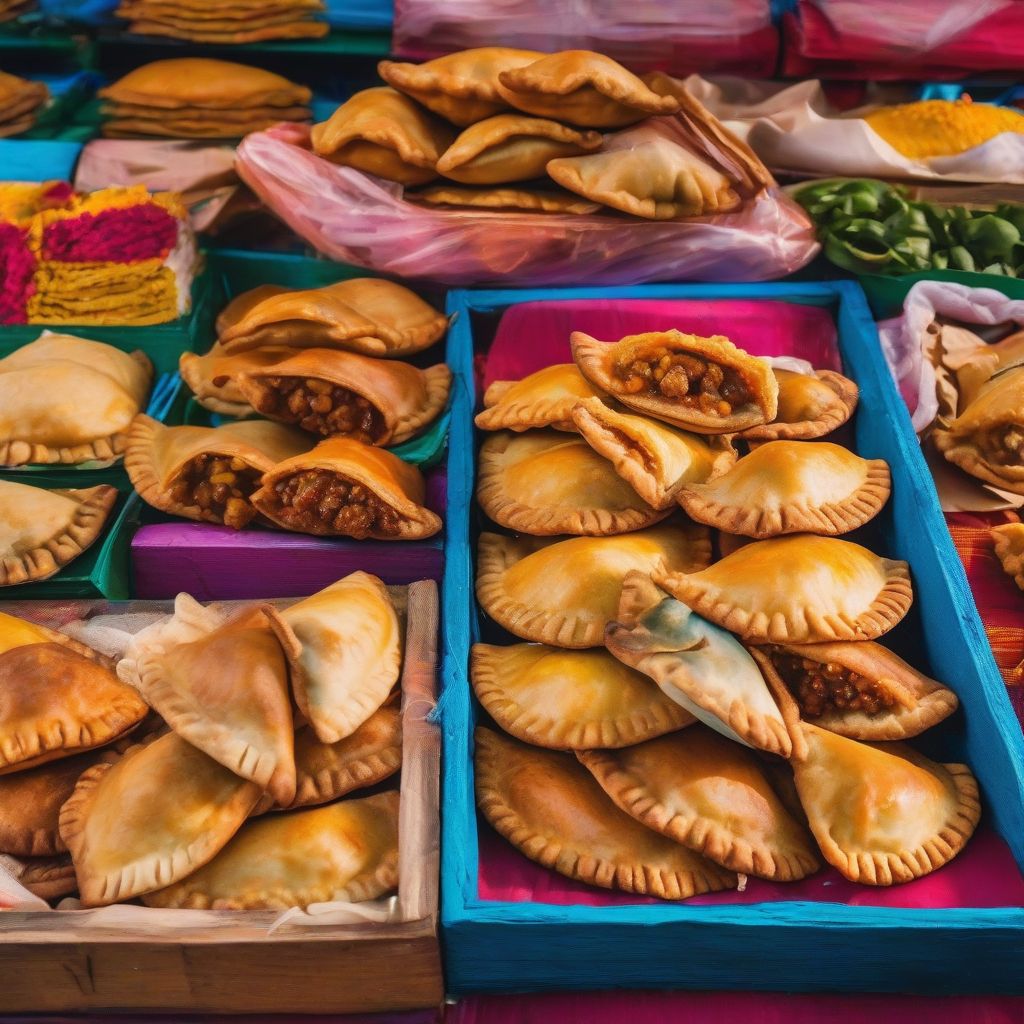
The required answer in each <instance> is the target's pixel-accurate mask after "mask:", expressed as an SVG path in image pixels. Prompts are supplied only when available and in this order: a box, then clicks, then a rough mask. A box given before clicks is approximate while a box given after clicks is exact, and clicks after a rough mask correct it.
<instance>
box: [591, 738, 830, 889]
mask: <svg viewBox="0 0 1024 1024" xmlns="http://www.w3.org/2000/svg"><path fill="white" fill-rule="evenodd" d="M577 757H578V758H579V760H580V761H581V762H582V763H583V764H584V765H585V766H586V768H588V769H589V771H590V772H591V774H592V775H593V776H594V778H595V779H597V781H598V783H599V784H600V786H601V788H602V789H603V790H604V791H605V792H606V793H607V794H608V795H609V796H610V797H611V798H612V800H614V801H615V804H616V806H618V807H619V808H621V809H622V810H623V811H625V812H626V813H627V814H629V815H630V816H631V817H633V818H636V820H637V821H639V822H640V823H641V824H643V825H646V826H647V827H648V828H650V829H653V830H654V831H655V832H660V833H661V834H662V835H663V836H665V837H666V838H668V839H671V840H672V841H673V842H676V843H682V844H683V846H687V847H689V848H690V849H691V850H694V851H695V852H697V853H699V854H701V855H703V856H704V857H707V858H708V859H709V860H712V861H714V862H715V863H716V864H721V865H722V866H723V867H726V868H729V869H730V870H731V871H740V872H742V873H743V874H745V875H754V876H756V877H757V878H767V879H769V880H771V881H776V882H795V881H797V880H798V879H801V878H804V877H805V876H806V875H809V874H811V872H813V871H816V870H817V869H818V867H819V866H820V865H819V862H818V858H817V856H816V855H815V850H814V843H813V840H812V839H811V837H810V835H808V833H807V831H806V829H805V828H804V827H803V826H802V825H801V824H800V823H799V822H798V821H796V820H795V819H794V818H793V817H792V816H791V815H790V814H789V812H788V811H787V810H786V808H785V806H784V805H783V803H782V801H781V800H780V799H779V797H778V796H777V795H776V794H775V791H774V790H773V789H772V787H771V786H770V785H769V782H768V779H767V778H766V777H765V774H764V772H763V770H762V769H761V766H760V763H759V762H758V760H757V757H756V756H754V755H753V754H752V753H751V752H750V751H749V750H744V749H743V747H741V746H738V745H737V744H735V743H731V742H730V741H729V740H727V739H725V738H724V737H722V736H719V735H718V734H717V733H715V732H713V731H712V730H711V729H708V728H706V727H705V726H702V725H697V726H694V728H692V729H687V730H686V732H683V733H679V734H677V735H671V736H662V737H660V738H659V739H654V740H648V741H647V742H646V743H640V744H637V745H636V746H635V747H627V748H626V749H625V750H581V751H580V752H579V753H578V754H577Z"/></svg>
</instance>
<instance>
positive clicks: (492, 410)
mask: <svg viewBox="0 0 1024 1024" xmlns="http://www.w3.org/2000/svg"><path fill="white" fill-rule="evenodd" d="M600 397H601V392H599V391H598V390H597V389H596V388H595V387H594V386H593V385H592V384H591V383H590V382H589V381H588V380H587V378H586V377H584V376H583V374H582V373H580V371H579V370H577V369H576V366H575V364H573V363H558V364H556V365H555V366H545V367H544V369H543V370H537V372H536V373H531V374H530V375H529V376H527V377H523V379H522V380H496V381H495V382H494V383H493V384H491V386H490V387H489V388H488V389H487V390H486V391H485V392H484V408H483V411H482V412H479V413H477V415H476V419H475V420H474V423H476V425H477V426H478V427H479V428H480V429H481V430H516V431H523V430H533V429H534V428H536V427H554V428H555V429H556V430H569V431H574V430H576V426H575V424H574V423H573V418H572V410H573V407H574V406H575V405H576V403H577V402H580V401H583V400H584V399H588V398H597V399H600Z"/></svg>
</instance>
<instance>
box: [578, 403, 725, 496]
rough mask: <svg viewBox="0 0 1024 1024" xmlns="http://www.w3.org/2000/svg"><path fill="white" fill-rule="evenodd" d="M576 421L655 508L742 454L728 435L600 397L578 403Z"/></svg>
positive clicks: (718, 472) (709, 477) (589, 440)
mask: <svg viewBox="0 0 1024 1024" xmlns="http://www.w3.org/2000/svg"><path fill="white" fill-rule="evenodd" d="M572 421H573V423H575V424H576V429H577V430H578V431H579V432H580V433H581V434H582V435H583V439H584V440H585V441H586V442H587V444H589V445H590V446H591V448H593V449H594V451H596V452H597V453H598V454H599V455H603V456H604V457H605V458H606V459H608V460H609V461H610V462H611V464H612V466H613V467H614V468H615V472H616V473H618V474H619V476H621V477H622V479H623V480H625V481H626V482H627V483H628V484H629V485H630V486H631V487H632V488H633V490H635V491H636V492H637V494H639V495H640V497H641V498H643V499H644V501H646V502H647V504H648V505H650V506H651V507H652V508H661V509H665V508H671V507H672V506H673V505H675V503H676V497H677V495H678V494H679V492H680V490H681V489H682V488H683V487H684V486H689V485H691V484H695V483H697V484H699V483H704V482H705V481H707V480H714V479H715V478H716V477H718V476H720V475H721V474H722V473H724V472H725V471H726V470H728V469H729V468H730V467H731V466H732V465H734V464H735V462H736V458H737V454H738V453H737V452H736V449H735V448H733V446H732V444H731V442H730V441H729V439H728V438H727V437H721V436H716V435H703V436H701V435H697V434H690V433H687V432H686V431H685V430H679V429H677V428H676V427H670V426H668V425H667V424H664V423H659V422H658V421H657V420H652V419H648V418H647V417H646V416H629V415H626V414H624V413H620V412H616V411H615V410H614V409H611V408H610V407H609V406H608V405H606V404H605V403H604V402H602V401H601V400H600V399H598V398H587V399H584V400H583V401H581V402H578V403H577V404H576V405H575V406H573V410H572Z"/></svg>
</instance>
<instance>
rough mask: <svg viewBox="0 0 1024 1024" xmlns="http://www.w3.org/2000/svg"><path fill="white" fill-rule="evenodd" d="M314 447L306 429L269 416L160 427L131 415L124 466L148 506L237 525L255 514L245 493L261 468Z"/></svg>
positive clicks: (254, 483)
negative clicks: (211, 424) (220, 423)
mask: <svg viewBox="0 0 1024 1024" xmlns="http://www.w3.org/2000/svg"><path fill="white" fill-rule="evenodd" d="M312 447H313V438H312V437H310V436H309V435H308V434H304V433H302V431H300V430H295V429H293V428H291V427H286V426H284V425H283V424H280V423H270V422H268V421H267V420H244V421H242V422H240V423H225V424H224V425H223V426H221V427H165V426H164V425H163V424H162V423H158V422H157V421H156V420H154V419H151V418H150V417H149V416H137V417H136V418H135V422H134V423H132V427H131V430H130V431H129V432H128V445H127V449H126V450H125V457H124V468H125V469H126V470H127V472H128V477H129V479H130V480H131V482H132V485H133V486H134V488H135V490H136V491H138V493H139V496H140V497H141V498H142V499H143V501H145V502H146V503H147V504H149V505H152V506H153V508H157V509H160V511H162V512H168V513H170V514H171V515H175V516H183V517H184V518H186V519H195V520H196V521H197V522H201V523H204V522H205V523H222V524H223V525H225V526H232V527H234V528H235V529H236V530H240V529H241V528H242V527H243V526H246V525H248V524H249V523H250V522H251V521H252V520H253V518H254V517H255V516H256V509H255V508H253V506H252V504H251V503H250V500H249V499H250V498H251V497H252V494H253V492H254V491H256V490H257V489H258V488H259V486H260V478H261V477H262V476H263V474H264V473H266V472H269V471H270V470H271V469H273V467H274V466H275V465H277V463H279V462H282V461H284V460H285V459H289V458H292V457H293V456H295V455H298V454H299V453H300V452H305V451H308V450H309V449H310V448H312Z"/></svg>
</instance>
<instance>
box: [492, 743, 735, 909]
mask: <svg viewBox="0 0 1024 1024" xmlns="http://www.w3.org/2000/svg"><path fill="white" fill-rule="evenodd" d="M475 736H476V759H475V760H476V799H477V804H478V805H479V807H480V810H481V811H482V812H483V815H484V817H485V818H486V819H487V820H488V821H489V822H490V823H491V825H493V826H494V828H495V829H496V830H497V831H498V832H499V833H500V834H501V835H503V836H504V837H505V838H506V839H507V840H508V841H509V842H510V843H511V844H512V845H513V846H514V847H516V849H518V850H519V851H520V852H521V853H523V854H525V855H526V856H527V857H529V858H530V860H533V861H536V862H537V863H538V864H542V865H543V866H544V867H546V868H552V869H553V870H555V871H557V872H558V873H559V874H561V875H565V876H566V877H567V878H574V879H576V880H577V881H580V882H586V883H587V884H588V885H597V886H601V887H602V888H604V889H621V890H622V891H623V892H632V893H637V894H639V895H643V896H657V897H659V898H661V899H663V900H685V899H689V897H691V896H698V895H700V894H701V893H705V892H718V891H719V890H722V889H730V888H734V887H735V885H736V877H735V876H734V875H733V874H731V873H730V872H728V871H725V870H724V869H722V868H720V867H719V866H718V865H717V864H714V863H712V862H711V861H709V860H705V859H704V858H703V857H701V856H699V855H698V854H696V853H694V852H693V851H692V850H688V849H687V848H686V847H685V846H680V845H679V843H674V842H672V840H670V839H666V838H665V837H664V836H662V835H659V834H658V833H657V832H655V831H653V830H652V829H649V828H646V827H644V826H643V825H641V824H640V823H639V822H637V821H635V820H634V819H633V818H631V817H630V816H629V815H628V814H626V813H625V812H623V811H620V810H619V809H618V808H617V807H616V806H615V804H613V803H612V801H611V800H610V799H609V798H608V796H607V795H606V794H605V792H604V791H603V790H602V789H601V787H600V786H599V785H598V784H597V783H596V782H595V781H594V779H593V777H592V776H591V775H590V773H589V772H588V771H587V770H586V769H585V768H584V767H583V766H582V765H581V764H580V763H579V762H578V761H577V760H576V758H575V757H573V756H572V754H563V753H559V752H556V751H554V750H540V749H538V748H537V747H529V746H526V745H525V744H523V743H519V742H518V741H517V740H513V739H510V738H509V737H507V736H502V735H500V734H499V733H496V732H493V731H492V730H490V729H483V728H478V729H477V730H476V734H475Z"/></svg>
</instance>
